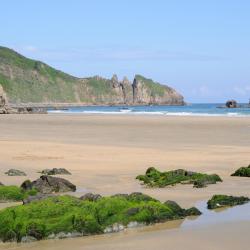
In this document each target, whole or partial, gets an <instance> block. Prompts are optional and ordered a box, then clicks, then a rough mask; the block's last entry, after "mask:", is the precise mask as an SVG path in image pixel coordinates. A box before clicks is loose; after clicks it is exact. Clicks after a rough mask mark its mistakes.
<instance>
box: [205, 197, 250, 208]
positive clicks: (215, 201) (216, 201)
mask: <svg viewBox="0 0 250 250" xmlns="http://www.w3.org/2000/svg"><path fill="white" fill-rule="evenodd" d="M249 201H250V199H249V198H248V197H244V196H229V195H214V196H213V197H212V198H211V199H210V200H208V202H207V208H208V209H215V208H220V207H226V206H236V205H242V204H245V203H247V202H249Z"/></svg>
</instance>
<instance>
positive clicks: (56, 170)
mask: <svg viewBox="0 0 250 250" xmlns="http://www.w3.org/2000/svg"><path fill="white" fill-rule="evenodd" d="M41 173H42V174H43V175H57V174H59V175H71V173H70V172H69V171H68V170H67V169H65V168H52V169H44V170H42V171H41Z"/></svg>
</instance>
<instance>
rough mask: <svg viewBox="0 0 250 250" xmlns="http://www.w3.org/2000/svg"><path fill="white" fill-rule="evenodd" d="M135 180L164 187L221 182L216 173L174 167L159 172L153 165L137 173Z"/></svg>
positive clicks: (197, 185)
mask: <svg viewBox="0 0 250 250" xmlns="http://www.w3.org/2000/svg"><path fill="white" fill-rule="evenodd" d="M136 179H137V180H139V181H141V182H143V184H144V185H147V186H149V187H160V188H163V187H166V186H173V185H175V184H178V183H181V184H194V187H199V188H200V187H205V186H206V185H208V184H215V183H217V182H222V179H221V178H220V177H219V176H218V175H217V174H205V173H198V172H192V171H187V170H185V169H176V170H171V171H166V172H161V171H159V170H157V169H156V168H154V167H150V168H148V169H147V170H146V173H145V174H144V175H138V176H137V177H136Z"/></svg>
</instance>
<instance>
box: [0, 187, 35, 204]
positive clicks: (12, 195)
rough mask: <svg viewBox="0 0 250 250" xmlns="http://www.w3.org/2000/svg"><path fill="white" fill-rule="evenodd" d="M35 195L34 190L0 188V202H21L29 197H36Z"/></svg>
mask: <svg viewBox="0 0 250 250" xmlns="http://www.w3.org/2000/svg"><path fill="white" fill-rule="evenodd" d="M36 193H37V191H36V190H35V189H31V190H28V191H24V190H23V189H22V188H20V187H17V186H0V202H8V201H23V200H24V199H25V198H27V197H28V196H30V195H36Z"/></svg>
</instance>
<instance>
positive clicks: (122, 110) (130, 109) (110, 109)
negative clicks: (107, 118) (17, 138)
mask: <svg viewBox="0 0 250 250" xmlns="http://www.w3.org/2000/svg"><path fill="white" fill-rule="evenodd" d="M219 106H222V104H221V103H213V104H211V103H209V104H208V103H202V104H188V105H186V106H85V107H70V108H68V109H61V110H60V109H57V110H52V109H50V110H48V112H49V113H59V114H60V113H61V114H114V115H162V116H228V117H232V116H233V117H244V116H250V108H235V109H228V108H218V107H219Z"/></svg>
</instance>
